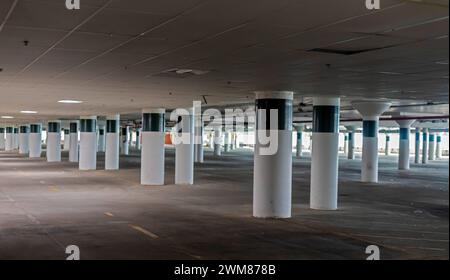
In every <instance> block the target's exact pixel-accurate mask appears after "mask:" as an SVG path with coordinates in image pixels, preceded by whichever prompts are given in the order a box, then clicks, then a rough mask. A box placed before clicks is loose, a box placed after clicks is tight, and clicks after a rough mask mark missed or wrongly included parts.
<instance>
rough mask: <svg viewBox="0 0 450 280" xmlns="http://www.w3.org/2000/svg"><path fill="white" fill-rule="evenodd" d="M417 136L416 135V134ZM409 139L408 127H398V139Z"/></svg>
mask: <svg viewBox="0 0 450 280" xmlns="http://www.w3.org/2000/svg"><path fill="white" fill-rule="evenodd" d="M416 137H417V135H416ZM408 139H409V128H406V127H401V128H400V140H408Z"/></svg>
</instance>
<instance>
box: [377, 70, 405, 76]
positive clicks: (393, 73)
mask: <svg viewBox="0 0 450 280" xmlns="http://www.w3.org/2000/svg"><path fill="white" fill-rule="evenodd" d="M378 73H379V74H384V75H403V74H402V73H398V72H388V71H382V72H378Z"/></svg>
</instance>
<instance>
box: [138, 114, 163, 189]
mask: <svg viewBox="0 0 450 280" xmlns="http://www.w3.org/2000/svg"><path fill="white" fill-rule="evenodd" d="M165 113H166V110H165V109H162V108H158V109H144V110H142V150H141V184H142V185H164V153H165V148H164V138H165V123H166V119H165Z"/></svg>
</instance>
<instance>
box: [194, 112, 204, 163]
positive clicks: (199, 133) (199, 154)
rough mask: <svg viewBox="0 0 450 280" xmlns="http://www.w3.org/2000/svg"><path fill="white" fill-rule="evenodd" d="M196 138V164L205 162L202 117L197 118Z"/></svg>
mask: <svg viewBox="0 0 450 280" xmlns="http://www.w3.org/2000/svg"><path fill="white" fill-rule="evenodd" d="M194 124H195V128H194V131H195V138H194V141H195V142H194V145H195V146H194V162H200V163H202V162H203V160H204V151H203V121H202V117H201V116H197V115H196V116H195V123H194Z"/></svg>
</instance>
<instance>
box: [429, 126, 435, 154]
mask: <svg viewBox="0 0 450 280" xmlns="http://www.w3.org/2000/svg"><path fill="white" fill-rule="evenodd" d="M435 156H436V135H435V133H434V132H430V136H429V143H428V160H434V158H435Z"/></svg>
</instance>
